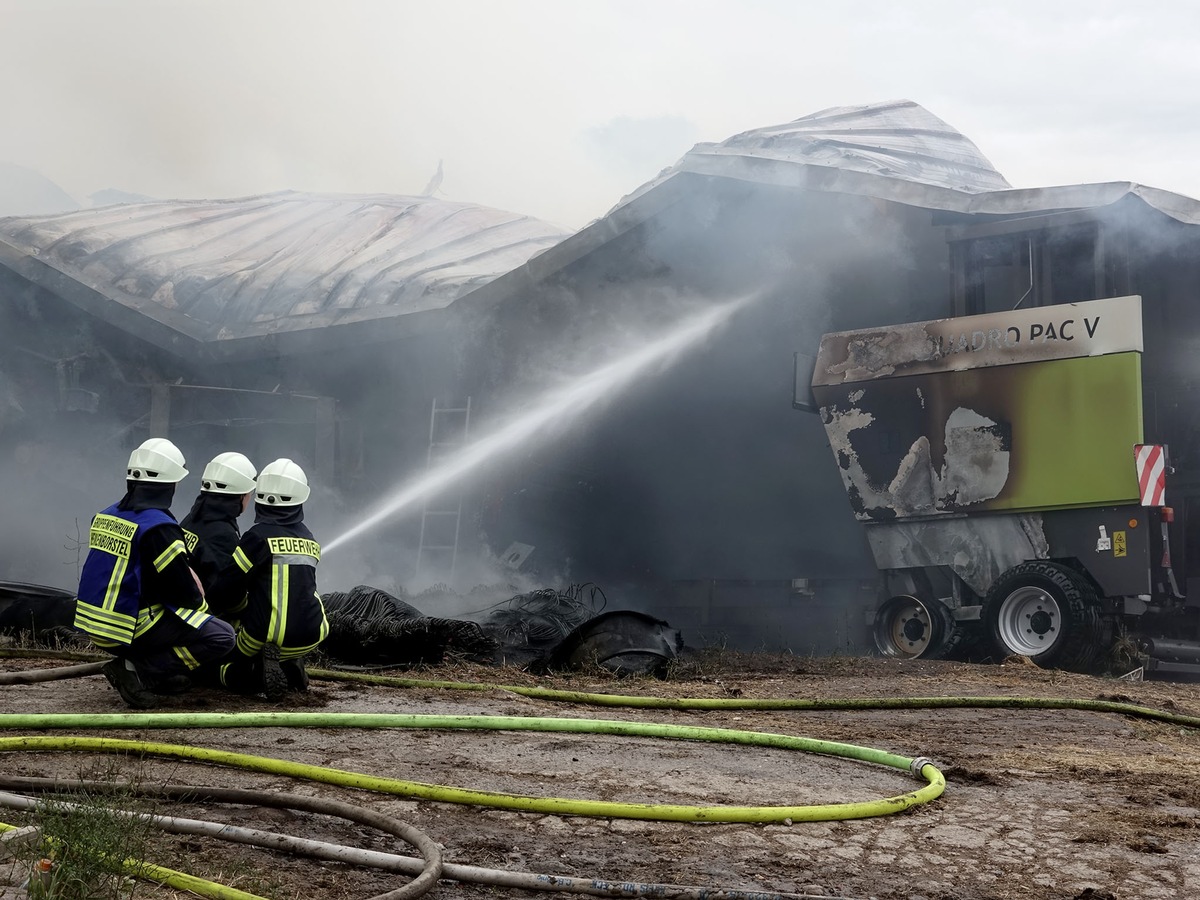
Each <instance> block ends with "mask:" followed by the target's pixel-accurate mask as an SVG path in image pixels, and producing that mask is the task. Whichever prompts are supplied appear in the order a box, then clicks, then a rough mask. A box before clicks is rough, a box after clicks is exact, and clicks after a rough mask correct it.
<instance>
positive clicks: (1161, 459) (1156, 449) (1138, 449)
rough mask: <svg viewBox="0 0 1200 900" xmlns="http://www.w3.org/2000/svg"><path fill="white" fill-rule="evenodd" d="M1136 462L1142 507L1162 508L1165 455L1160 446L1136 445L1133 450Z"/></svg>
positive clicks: (1164, 500) (1164, 499)
mask: <svg viewBox="0 0 1200 900" xmlns="http://www.w3.org/2000/svg"><path fill="white" fill-rule="evenodd" d="M1133 455H1134V458H1135V459H1136V460H1137V476H1138V489H1139V490H1140V492H1141V495H1142V506H1162V505H1164V504H1165V503H1166V502H1167V498H1166V494H1167V454H1166V452H1165V450H1164V448H1163V446H1162V445H1161V444H1138V445H1137V446H1135V447H1134V448H1133Z"/></svg>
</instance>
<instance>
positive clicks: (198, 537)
mask: <svg viewBox="0 0 1200 900" xmlns="http://www.w3.org/2000/svg"><path fill="white" fill-rule="evenodd" d="M241 514H242V497H241V495H240V494H214V493H211V492H209V491H202V492H201V493H200V495H199V496H198V497H197V498H196V502H195V503H194V504H192V508H191V510H190V511H189V512H188V514H187V515H186V516H184V517H183V521H182V522H181V523H180V525H182V526H183V537H184V541H185V543H186V544H187V548H188V556H190V557H191V560H192V568H193V569H194V570H195V572H196V575H197V576H199V578H200V583H201V584H202V585H204V589H205V590H206V591H207V590H209V589H211V588H212V586H213V584H214V582H216V580H217V576H218V575H219V574H221V571H222V570H223V569H224V568H225V567H226V566H228V565H229V564H230V563H231V562H233V551H234V550H236V549H237V545H238V541H239V540H241V538H242V532H241V529H240V528H238V516H240V515H241Z"/></svg>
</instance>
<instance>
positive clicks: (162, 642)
mask: <svg viewBox="0 0 1200 900" xmlns="http://www.w3.org/2000/svg"><path fill="white" fill-rule="evenodd" d="M235 639H236V638H235V635H234V631H233V628H232V627H231V626H230V624H229V623H228V622H223V621H222V620H220V619H218V618H217V617H216V616H213V617H212V618H210V619H209V620H208V621H207V622H205V623H204V624H203V625H201V626H200V627H199V628H193V627H192V626H190V625H187V624H185V623H184V622H181V621H180V620H179V618H178V617H177V616H176V615H175V614H174V613H173V612H171V611H169V610H167V611H165V612H164V613H163V617H162V618H161V619H159V620H158V621H157V622H155V623H154V625H153V626H151V628H150V629H149V630H148V631H147V632H146V633H145V634H142V635H140V636H138V637H135V638H134V639H133V643H132V644H130V645H129V647H128V648H125V647H119V648H106V649H108V650H109V652H111V653H115V654H116V655H117V656H120V657H124V658H127V659H131V660H133V663H134V665H136V666H137V667H138V670H139V671H141V672H145V673H146V674H147V675H150V676H152V677H154V678H167V677H170V676H172V675H192V674H195V672H196V670H197V669H198V668H199V667H201V666H204V665H206V664H209V663H215V662H216V661H217V660H220V659H221V658H223V657H225V656H227V655H228V654H229V652H230V651H231V650H232V649H233V644H234V641H235Z"/></svg>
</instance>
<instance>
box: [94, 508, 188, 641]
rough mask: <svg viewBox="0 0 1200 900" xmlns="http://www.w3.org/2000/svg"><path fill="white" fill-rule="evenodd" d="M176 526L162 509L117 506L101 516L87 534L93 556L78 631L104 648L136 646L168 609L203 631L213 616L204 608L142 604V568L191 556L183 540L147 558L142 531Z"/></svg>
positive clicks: (97, 515)
mask: <svg viewBox="0 0 1200 900" xmlns="http://www.w3.org/2000/svg"><path fill="white" fill-rule="evenodd" d="M167 524H170V525H174V524H176V522H175V519H174V518H172V517H171V515H170V514H169V513H167V512H165V511H163V510H161V509H141V510H136V511H134V510H128V509H117V504H115V503H114V504H113V505H112V506H110V507H108V509H105V510H103V511H102V512H99V513H97V514H96V516H95V518H93V519H92V526H91V529H90V530H89V533H88V555H87V559H85V560H84V563H83V574H82V575H81V576H80V579H79V596H78V600H77V602H76V604H75V627H76V628H79V629H81V630H82V631H84V632H86V633H87V634H88V635H89V636H90V637H91V638H92V640H93V641H95V642H96V643H97V644H99V645H101V646H114V645H117V644H129V643H132V641H133V639H134V637H137V636H139V635H141V634H144V633H145V632H146V631H147V630H149V629H150V628H151V627H152V626H153V625H154V624H155V623H156V622H158V620H159V619H161V618H162V616H163V612H164V611H165V610H168V609H169V610H171V611H172V612H174V613H175V614H176V615H177V616H178V617H179V618H180V619H181V620H182V621H183V622H185V623H187V624H188V625H191V626H192V627H193V628H199V627H200V626H201V625H203V624H204V623H205V622H206V621H208V619H209V618H211V616H209V615H208V613H207V612H205V609H206V606H205V605H204V604H201V607H200V608H199V609H186V608H176V607H174V606H171V605H169V604H162V603H154V604H151V605H147V606H142V603H141V593H142V566H143V565H153V566H155V567H156V568H157V569H158V570H160V571H161V570H162V569H164V568H166V566H167V564H168V563H170V562H171V561H172V560H173V559H174V558H175V556H178V555H179V554H183V553H186V552H187V550H186V549H185V547H184V544H183V541H175V542H174V543H172V544H171V546H169V547H168V548H167V549H166V550H165V551H163V553H162V556H160V558H159V559H157V560H144V559H142V555H141V552H140V549H139V546H140V544H141V540H140V535H139V532H141V533H142V534H145V533H146V532H147V531H149V530H150V529H151V528H154V527H156V526H158V525H167Z"/></svg>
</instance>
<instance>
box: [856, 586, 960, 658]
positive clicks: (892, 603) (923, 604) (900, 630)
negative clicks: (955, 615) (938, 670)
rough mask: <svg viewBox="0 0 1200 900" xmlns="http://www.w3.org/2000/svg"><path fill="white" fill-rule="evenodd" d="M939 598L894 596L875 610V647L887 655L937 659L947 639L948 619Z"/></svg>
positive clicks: (907, 595) (909, 595) (908, 595)
mask: <svg viewBox="0 0 1200 900" xmlns="http://www.w3.org/2000/svg"><path fill="white" fill-rule="evenodd" d="M940 607H941V604H940V603H938V602H937V601H936V600H921V599H919V598H917V597H914V596H912V595H911V594H898V595H897V596H895V597H891V598H889V599H888V600H886V601H884V603H883V604H882V605H881V606H880V607H879V609H878V610H877V611H876V612H875V626H874V630H873V633H874V638H875V646H876V648H877V649H878V650H879V652H880V653H881V654H882V655H884V656H891V657H896V658H898V659H934V658H936V657H935V656H934V654H935V653H936V652H937V651H938V649H939V648H940V647H941V646H942V643H943V641H944V639H945V626H946V622H947V621H948V616H946V615H945V614H944V613H943V612H942V611H941V610H940Z"/></svg>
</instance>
